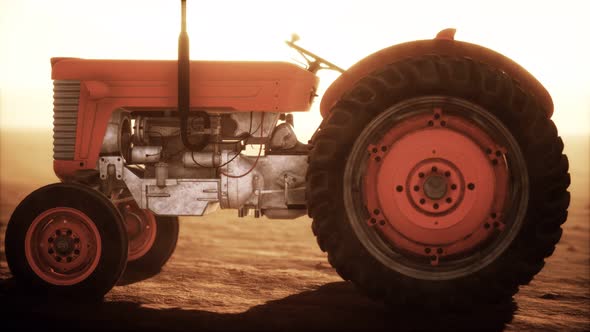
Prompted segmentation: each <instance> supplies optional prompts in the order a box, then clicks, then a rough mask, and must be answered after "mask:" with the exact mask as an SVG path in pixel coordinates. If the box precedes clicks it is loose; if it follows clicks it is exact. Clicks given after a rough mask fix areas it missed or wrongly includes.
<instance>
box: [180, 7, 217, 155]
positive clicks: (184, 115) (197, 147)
mask: <svg viewBox="0 0 590 332" xmlns="http://www.w3.org/2000/svg"><path fill="white" fill-rule="evenodd" d="M180 7H181V15H180V16H181V21H180V35H179V36H178V113H179V117H180V137H181V138H182V144H183V145H184V147H185V148H187V149H188V150H190V151H201V150H203V148H205V146H207V144H209V135H208V134H205V135H199V136H200V138H199V141H198V142H196V143H193V142H191V141H189V139H188V128H187V123H188V116H189V112H190V99H191V95H190V78H191V77H190V75H191V74H190V65H191V63H190V53H189V39H188V33H187V32H186V0H180ZM193 116H196V117H197V118H200V119H201V121H203V127H204V128H205V129H209V128H210V127H211V123H210V120H209V115H208V114H207V113H206V112H203V111H198V112H195V113H194V114H193Z"/></svg>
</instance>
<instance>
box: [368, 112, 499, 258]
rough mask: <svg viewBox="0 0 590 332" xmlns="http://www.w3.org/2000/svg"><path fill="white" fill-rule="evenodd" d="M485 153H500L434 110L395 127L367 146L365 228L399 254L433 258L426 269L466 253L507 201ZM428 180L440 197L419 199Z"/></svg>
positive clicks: (474, 130) (471, 128)
mask: <svg viewBox="0 0 590 332" xmlns="http://www.w3.org/2000/svg"><path fill="white" fill-rule="evenodd" d="M429 123H430V124H431V125H429ZM443 123H444V125H443ZM488 148H489V149H491V150H492V151H493V152H495V151H502V152H505V149H504V148H502V147H500V146H498V145H497V144H496V143H495V142H494V140H493V139H492V138H491V137H490V136H488V135H487V134H486V133H485V131H483V130H482V129H480V128H479V127H478V126H476V125H475V124H473V123H471V122H470V121H468V120H466V119H464V118H461V117H459V116H454V115H449V116H447V115H444V114H443V112H442V110H440V109H435V110H434V111H433V113H432V114H422V115H418V116H414V117H413V118H410V119H407V120H405V121H404V122H402V123H399V124H397V125H395V126H394V127H392V128H391V130H389V132H387V133H386V134H385V135H384V136H383V137H382V138H381V139H380V140H379V141H378V142H376V143H375V144H374V145H370V146H368V147H367V150H368V151H369V153H370V159H369V162H368V166H367V170H366V175H365V179H364V186H365V197H366V201H365V204H366V206H367V208H368V211H369V213H370V218H369V220H368V221H367V222H368V224H369V225H370V226H373V227H378V229H379V231H380V232H381V233H382V234H383V235H384V237H385V238H386V239H387V240H388V241H389V242H390V243H391V244H392V245H393V246H395V247H397V248H399V249H402V250H404V251H408V252H411V253H413V254H416V255H421V256H428V257H430V256H432V255H435V256H436V257H437V259H436V260H434V261H433V262H432V263H433V264H436V263H437V262H438V257H439V256H444V255H451V254H458V253H464V252H468V251H469V250H472V249H474V248H475V247H476V246H478V245H479V244H481V243H482V242H484V241H485V240H486V239H488V238H489V237H490V236H491V235H492V234H493V230H492V227H491V226H492V225H493V223H494V221H501V217H500V216H501V214H502V211H503V208H504V203H505V197H506V194H507V185H508V173H507V165H506V163H505V161H504V159H503V158H498V157H497V156H495V154H491V155H490V154H488V153H487V151H486V150H487V149H488ZM494 159H496V160H498V161H499V162H498V163H497V164H495V165H494V164H493V163H492V161H493V160H494ZM434 178H436V179H438V180H441V179H442V180H443V183H444V187H445V188H446V190H445V194H444V195H442V196H435V195H433V194H432V193H433V191H429V193H430V196H429V195H428V194H427V190H426V188H425V186H426V182H427V181H433V179H434ZM430 183H432V182H430ZM470 184H473V185H474V187H473V188H471V186H470ZM455 186H456V187H455ZM431 188H432V187H431ZM470 188H471V189H470ZM492 213H495V215H496V218H495V219H494V218H492V217H491V215H492ZM486 223H487V225H488V226H489V227H488V226H486ZM502 225H503V224H502ZM498 228H501V227H498ZM439 248H440V249H439ZM437 250H440V251H441V252H437Z"/></svg>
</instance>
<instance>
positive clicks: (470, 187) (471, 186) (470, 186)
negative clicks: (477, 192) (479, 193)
mask: <svg viewBox="0 0 590 332" xmlns="http://www.w3.org/2000/svg"><path fill="white" fill-rule="evenodd" d="M467 189H469V190H473V189H475V184H473V183H470V184H468V185H467Z"/></svg>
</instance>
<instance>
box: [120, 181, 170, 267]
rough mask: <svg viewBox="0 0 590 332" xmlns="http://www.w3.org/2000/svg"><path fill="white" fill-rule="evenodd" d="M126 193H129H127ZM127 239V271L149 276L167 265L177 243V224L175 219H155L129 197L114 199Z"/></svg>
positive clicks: (157, 217) (148, 211)
mask: <svg viewBox="0 0 590 332" xmlns="http://www.w3.org/2000/svg"><path fill="white" fill-rule="evenodd" d="M127 194H128V193H127ZM115 202H118V203H117V208H118V209H119V211H120V212H121V215H122V216H123V221H124V224H125V229H126V230H127V236H128V238H129V250H128V252H129V256H128V257H129V258H128V263H127V269H126V270H127V271H128V272H131V273H133V274H134V276H135V277H142V276H143V277H146V276H152V275H154V274H157V273H158V272H160V270H161V268H162V267H163V266H164V264H166V262H168V260H169V259H170V257H172V254H173V253H174V249H176V243H177V242H178V233H179V223H178V217H175V216H157V215H155V214H154V213H153V212H151V211H150V210H147V209H141V208H140V207H139V206H138V205H137V203H136V202H135V201H134V200H133V199H132V197H130V196H129V195H128V196H127V198H123V199H120V198H118V197H115Z"/></svg>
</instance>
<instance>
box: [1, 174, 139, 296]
mask: <svg viewBox="0 0 590 332" xmlns="http://www.w3.org/2000/svg"><path fill="white" fill-rule="evenodd" d="M6 259H7V261H8V266H9V267H10V270H11V272H12V274H13V275H14V277H15V279H16V280H17V282H18V283H19V284H21V285H23V286H24V287H26V288H27V289H34V290H36V291H38V292H39V293H40V294H43V295H45V294H46V293H49V294H50V295H57V296H63V295H65V296H75V297H82V298H101V297H102V296H103V295H104V294H106V293H107V292H108V291H109V290H110V289H111V288H112V287H113V286H114V285H115V283H116V282H117V280H118V279H119V277H120V276H121V274H122V272H123V270H124V268H125V262H126V260H127V237H126V234H125V230H124V228H123V222H122V220H121V216H120V214H119V213H118V211H117V209H116V208H115V207H114V206H113V204H112V203H111V202H110V201H109V200H108V199H107V198H106V197H104V196H103V195H101V194H100V193H98V192H96V191H94V190H92V189H88V188H86V187H83V186H78V185H72V184H61V183H59V184H53V185H49V186H46V187H43V188H40V189H38V190H36V191H34V192H33V193H31V194H30V195H29V196H27V197H26V198H25V199H24V200H23V201H22V202H21V203H20V204H19V206H18V207H17V208H16V210H15V211H14V212H13V214H12V216H11V218H10V221H9V223H8V226H7V230H6Z"/></svg>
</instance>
